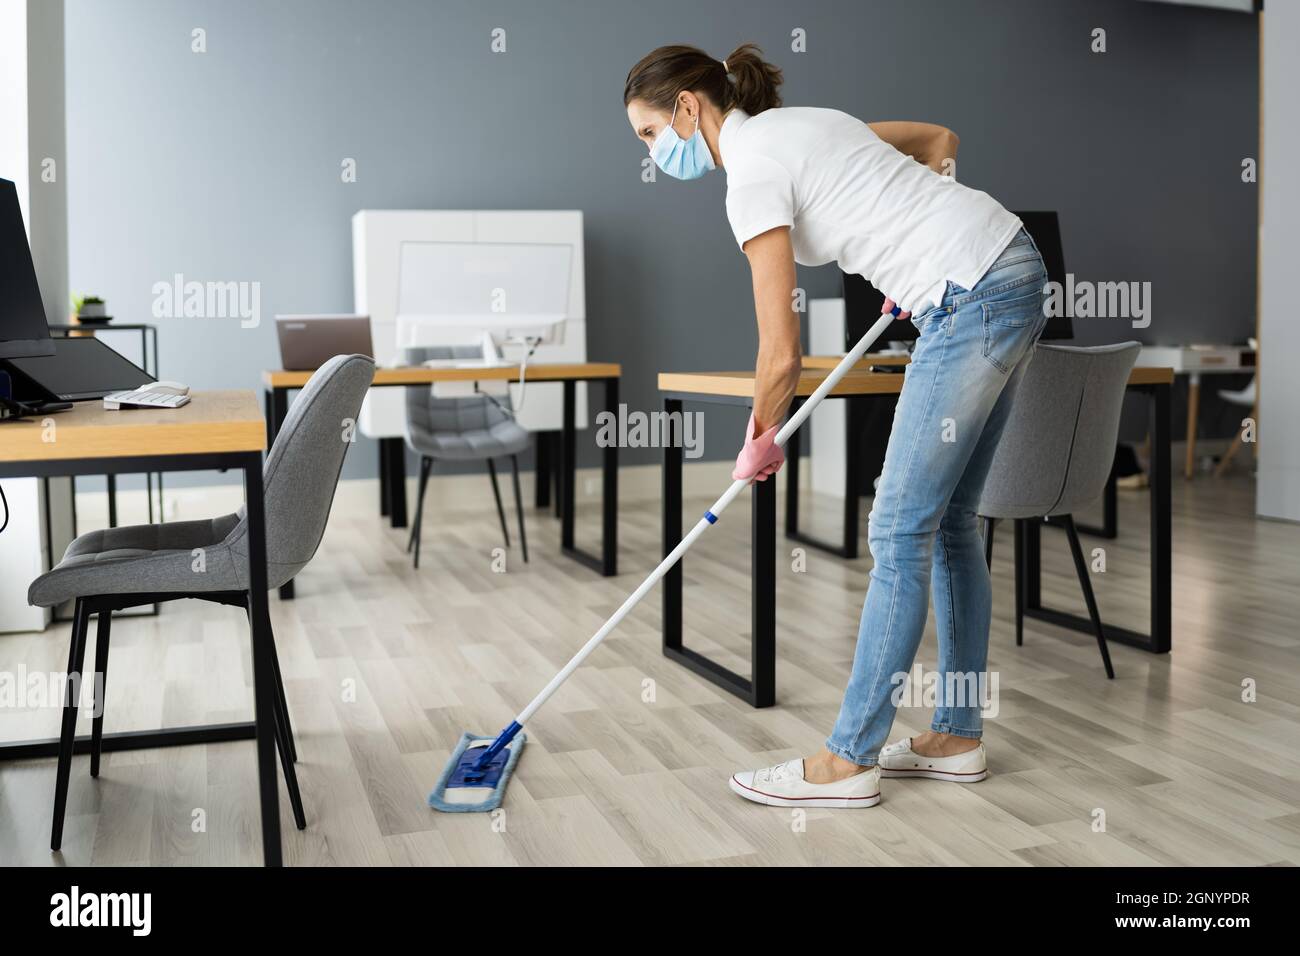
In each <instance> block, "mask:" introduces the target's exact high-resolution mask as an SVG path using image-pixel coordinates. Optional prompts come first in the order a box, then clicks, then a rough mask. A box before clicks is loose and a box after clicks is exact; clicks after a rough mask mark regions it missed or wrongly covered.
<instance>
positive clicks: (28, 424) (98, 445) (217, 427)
mask: <svg viewBox="0 0 1300 956" xmlns="http://www.w3.org/2000/svg"><path fill="white" fill-rule="evenodd" d="M47 423H49V424H48V425H47ZM48 439H52V440H48ZM265 449H266V421H265V420H264V419H263V418H262V410H261V408H260V405H259V403H258V401H257V395H256V394H255V393H254V392H251V391H230V392H191V393H190V401H189V404H188V405H183V406H182V407H180V408H131V409H125V410H119V411H108V410H106V409H105V408H104V403H103V402H101V401H99V400H95V401H90V402H78V403H77V404H76V405H74V406H73V407H72V408H71V409H69V410H68V411H66V412H51V413H50V414H48V415H37V416H33V417H32V418H26V419H20V420H18V421H7V422H0V461H5V462H14V461H65V460H70V459H84V458H129V457H133V456H136V455H198V454H211V453H213V452H241V451H245V452H246V451H264V450H265Z"/></svg>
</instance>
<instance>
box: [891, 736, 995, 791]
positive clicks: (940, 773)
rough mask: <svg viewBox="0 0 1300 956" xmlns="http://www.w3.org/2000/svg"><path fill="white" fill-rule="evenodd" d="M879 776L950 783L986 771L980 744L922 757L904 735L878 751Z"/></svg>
mask: <svg viewBox="0 0 1300 956" xmlns="http://www.w3.org/2000/svg"><path fill="white" fill-rule="evenodd" d="M879 759H880V775H881V776H882V777H927V778H929V779H931V780H949V781H951V782H953V783H976V782H978V781H980V780H983V779H984V778H985V777H987V776H988V775H989V768H988V757H987V755H986V754H985V752H984V744H982V743H981V744H980V745H979V746H978V747H976V748H975V749H974V750H968V751H966V752H965V753H962V754H957V755H955V756H952V757H925V756H922V755H921V754H919V753H916V752H915V751H914V750H912V738H911V737H904V738H903V739H902V740H900V741H899V742H898V743H896V744H890V745H889V746H888V747H886V748H885V749H884V750H882V751H880V758H879Z"/></svg>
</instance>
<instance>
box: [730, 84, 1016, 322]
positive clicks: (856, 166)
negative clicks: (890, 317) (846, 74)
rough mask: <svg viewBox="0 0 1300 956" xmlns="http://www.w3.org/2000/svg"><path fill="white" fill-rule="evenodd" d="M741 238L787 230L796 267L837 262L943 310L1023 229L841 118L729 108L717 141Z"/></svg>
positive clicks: (902, 301)
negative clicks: (952, 289)
mask: <svg viewBox="0 0 1300 956" xmlns="http://www.w3.org/2000/svg"><path fill="white" fill-rule="evenodd" d="M718 148H719V151H720V152H721V153H722V164H723V167H724V168H725V169H726V172H727V218H728V219H729V220H730V222H731V229H732V232H734V233H735V234H736V241H737V242H738V243H740V245H741V246H744V244H745V243H746V242H748V241H749V240H750V239H752V238H753V237H754V236H757V235H759V234H761V233H764V232H766V231H768V230H769V229H774V228H776V227H778V226H790V227H791V228H790V240H791V243H792V244H793V246H794V257H795V261H796V262H799V263H801V264H802V265H823V264H824V263H827V262H836V263H838V264H839V267H840V268H841V269H842V270H843V271H845V272H849V273H857V274H859V275H862V276H865V277H866V278H867V279H868V280H869V281H870V282H871V284H872V285H874V286H875V287H876V288H877V289H879V290H880V291H881V292H883V293H884V294H885V295H887V296H890V297H891V298H893V299H894V301H895V302H897V303H898V304H899V306H900V307H901V308H903V309H904V310H906V311H909V312H912V313H915V314H920V313H921V312H923V311H925V310H926V309H928V308H931V307H933V306H936V305H938V304H939V302H940V300H941V299H942V298H943V293H944V290H945V288H946V283H947V280H949V279H951V280H952V281H953V282H955V283H956V284H958V285H960V286H962V287H963V288H966V289H971V288H974V286H975V284H976V283H977V282H978V281H979V280H980V279H981V278H982V277H983V275H984V273H985V272H987V271H988V268H989V266H991V265H992V264H993V262H994V260H996V259H997V257H998V255H999V254H1000V253H1001V252H1002V250H1003V249H1005V248H1006V246H1007V244H1008V243H1009V242H1010V241H1011V239H1012V237H1013V236H1015V234H1016V232H1017V231H1018V230H1019V228H1020V220H1019V219H1018V218H1017V217H1016V216H1015V215H1013V214H1012V213H1009V212H1007V210H1005V209H1003V208H1002V206H1001V205H1000V204H999V203H998V202H997V201H996V200H994V199H993V198H992V197H991V196H989V195H988V194H987V193H983V192H980V191H978V190H975V189H970V188H968V187H966V186H963V185H962V184H961V183H958V182H957V181H956V180H954V179H953V178H952V177H950V176H941V175H939V174H938V173H936V172H934V171H933V170H931V169H929V168H928V167H926V166H923V165H922V164H920V163H918V162H916V161H914V160H912V159H910V158H909V157H907V156H905V155H903V154H902V153H900V152H899V151H898V150H896V149H894V147H892V146H890V145H889V144H888V143H886V142H885V141H884V140H882V139H881V138H880V137H879V136H877V135H876V134H875V133H874V132H872V130H871V127H870V126H868V125H867V124H866V123H864V122H862V121H861V120H859V119H856V118H854V117H852V116H849V115H848V114H847V113H841V112H840V111H839V110H826V109H815V108H810V107H784V108H780V109H770V110H764V111H763V112H762V113H759V114H758V115H757V116H750V115H749V114H748V113H746V112H745V111H744V110H741V109H733V110H732V111H731V112H730V113H728V114H727V117H726V119H725V120H723V123H722V131H721V133H720V134H719V138H718Z"/></svg>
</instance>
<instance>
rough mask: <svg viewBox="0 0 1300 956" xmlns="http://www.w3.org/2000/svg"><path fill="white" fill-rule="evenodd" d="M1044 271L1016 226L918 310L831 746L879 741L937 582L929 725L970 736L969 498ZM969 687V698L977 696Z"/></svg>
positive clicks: (988, 600) (974, 541) (1022, 362)
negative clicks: (970, 275)
mask: <svg viewBox="0 0 1300 956" xmlns="http://www.w3.org/2000/svg"><path fill="white" fill-rule="evenodd" d="M1046 282H1047V271H1046V269H1045V268H1044V267H1043V260H1042V257H1041V256H1040V255H1039V254H1038V248H1037V247H1036V246H1035V245H1034V242H1033V240H1032V239H1031V238H1030V237H1029V234H1028V233H1027V232H1025V231H1024V230H1023V229H1022V230H1021V231H1020V233H1019V234H1018V235H1017V236H1016V237H1015V238H1014V239H1012V240H1011V243H1010V244H1009V245H1008V246H1007V248H1006V249H1005V250H1003V252H1002V254H1001V256H999V258H998V259H997V261H996V262H994V264H993V265H992V266H991V267H989V270H988V272H986V273H985V274H984V277H983V278H982V279H980V281H979V282H978V283H976V285H975V288H973V289H969V290H967V289H963V288H961V287H960V286H958V285H955V284H954V283H952V282H949V283H948V287H947V291H946V293H945V295H944V297H943V301H942V302H941V303H940V304H939V305H937V306H936V307H934V308H933V309H930V310H929V311H928V312H925V313H923V314H922V315H919V316H916V317H914V318H913V319H912V322H913V323H914V324H915V325H916V327H917V329H918V331H919V332H920V336H919V338H918V339H917V343H916V348H915V351H914V352H913V354H912V361H911V363H910V364H909V365H908V366H907V370H906V372H905V375H906V378H905V379H904V382H903V390H902V394H901V395H900V396H899V399H898V407H897V410H896V411H895V413H894V426H893V430H892V431H891V433H890V436H889V447H888V450H887V451H886V452H885V465H884V470H883V472H882V473H881V476H880V482H879V485H878V487H877V488H876V497H875V501H874V503H873V505H872V508H871V518H870V530H869V532H868V536H867V537H868V541H869V543H870V546H871V556H872V559H873V560H874V562H875V565H874V567H873V568H872V569H871V584H870V586H869V587H868V589H867V598H866V602H865V603H864V604H863V607H862V621H861V625H860V627H859V630H858V644H857V649H856V650H855V652H854V654H853V671H852V673H851V674H850V676H849V683H848V688H847V689H846V690H845V692H844V702H843V704H842V705H841V706H840V714H839V718H838V719H837V720H836V721H835V729H834V730H833V731H832V732H831V735H830V738H829V739H828V740H827V741H826V746H827V748H828V749H829V750H830V751H831V753H834V754H838V755H839V756H840V757H843V758H844V759H845V760H851V761H853V762H854V763H857V764H862V765H870V764H874V763H875V762H876V757H877V755H878V754H879V752H880V748H881V747H882V746H883V745H884V744H885V742H886V736H887V735H888V734H889V728H890V727H891V726H892V724H893V722H894V713H895V710H896V709H897V705H896V703H895V700H896V698H895V697H894V692H895V689H896V688H898V687H900V686H901V683H902V682H905V681H906V679H907V672H908V671H909V670H910V669H911V667H912V662H913V660H914V659H915V657H916V651H917V648H918V647H919V646H920V643H921V636H922V633H923V632H924V630H925V618H926V613H927V611H928V608H929V598H930V596H931V595H933V598H934V612H935V620H936V629H937V631H938V638H939V673H938V674H937V675H935V677H936V678H937V679H936V680H935V684H936V686H935V687H934V691H935V696H936V708H935V714H934V722H933V723H932V724H931V727H932V729H934V730H935V731H938V732H940V733H947V734H955V735H958V736H962V737H978V736H980V732H981V713H980V710H981V707H980V700H979V699H978V697H977V695H973V694H968V693H965V691H967V690H968V689H969V688H970V687H971V684H970V683H968V681H969V680H971V679H975V680H978V681H980V682H981V686H982V682H983V681H984V679H985V666H986V663H987V659H988V643H989V621H990V615H991V605H992V596H991V589H990V585H989V573H988V567H987V565H985V563H984V546H983V540H982V537H981V535H980V530H979V519H978V516H977V514H976V509H977V508H978V507H979V500H980V492H981V491H982V490H983V487H984V479H985V478H986V477H987V476H988V472H989V466H990V465H991V464H992V461H993V453H994V450H995V449H996V447H997V444H998V439H999V437H1000V436H1001V434H1002V429H1003V426H1004V425H1005V424H1006V421H1007V416H1008V413H1009V412H1010V410H1011V404H1012V399H1013V398H1014V396H1015V392H1016V385H1017V384H1018V383H1019V381H1020V379H1021V378H1022V377H1023V375H1024V371H1025V369H1026V368H1027V367H1028V364H1029V360H1030V358H1031V357H1032V356H1033V351H1034V343H1035V342H1036V341H1037V340H1038V336H1039V335H1040V334H1041V333H1042V330H1043V326H1044V325H1045V324H1046V322H1047V317H1046V314H1045V312H1044V309H1043V287H1044V284H1045V283H1046ZM972 698H974V699H972Z"/></svg>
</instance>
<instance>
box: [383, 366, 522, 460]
mask: <svg viewBox="0 0 1300 956" xmlns="http://www.w3.org/2000/svg"><path fill="white" fill-rule="evenodd" d="M482 357H483V350H482V349H481V348H480V347H479V346H477V345H442V346H432V347H428V348H418V349H407V350H406V355H405V358H406V363H407V364H408V365H419V364H420V363H421V362H428V361H430V360H433V359H478V358H482ZM497 402H499V403H500V405H498V404H497ZM502 407H504V408H509V407H510V396H509V394H506V395H501V396H497V401H496V402H494V401H492V399H490V398H488V397H487V396H486V395H467V396H465V397H463V398H434V395H433V388H432V387H431V386H429V385H408V386H407V388H406V428H407V434H408V436H409V437H410V439H411V443H412V444H413V445H415V446H416V448H419V446H420V438H421V436H423V435H432V434H434V433H435V432H452V433H455V434H460V433H462V432H467V431H471V430H475V429H487V428H491V427H492V426H493V425H495V424H497V423H498V422H502V421H505V420H506V419H507V418H509V417H510V416H509V415H507V414H506V413H505V412H504V411H503V410H502Z"/></svg>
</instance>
